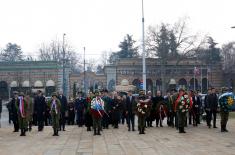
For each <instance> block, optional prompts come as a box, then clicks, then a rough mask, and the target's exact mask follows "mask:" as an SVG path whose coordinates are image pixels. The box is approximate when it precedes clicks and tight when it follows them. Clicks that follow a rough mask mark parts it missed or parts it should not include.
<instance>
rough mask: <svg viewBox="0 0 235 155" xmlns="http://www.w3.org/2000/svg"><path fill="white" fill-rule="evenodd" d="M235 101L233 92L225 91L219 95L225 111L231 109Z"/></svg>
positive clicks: (221, 105)
mask: <svg viewBox="0 0 235 155" xmlns="http://www.w3.org/2000/svg"><path fill="white" fill-rule="evenodd" d="M234 103H235V96H234V94H233V93H232V92H229V93H224V94H222V95H221V96H220V97H219V104H220V107H221V109H223V111H230V110H231V108H232V106H233V105H234Z"/></svg>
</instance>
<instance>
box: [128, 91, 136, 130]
mask: <svg viewBox="0 0 235 155" xmlns="http://www.w3.org/2000/svg"><path fill="white" fill-rule="evenodd" d="M136 105H137V102H136V100H135V97H134V96H132V91H129V92H128V96H127V98H126V106H125V109H126V115H127V125H128V131H131V127H132V131H135V114H136Z"/></svg>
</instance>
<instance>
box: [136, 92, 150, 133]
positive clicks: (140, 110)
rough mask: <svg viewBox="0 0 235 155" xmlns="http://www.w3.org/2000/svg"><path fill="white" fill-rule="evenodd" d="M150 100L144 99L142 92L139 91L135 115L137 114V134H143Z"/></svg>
mask: <svg viewBox="0 0 235 155" xmlns="http://www.w3.org/2000/svg"><path fill="white" fill-rule="evenodd" d="M149 102H150V99H148V98H146V96H145V93H144V91H140V93H139V98H138V103H137V114H138V129H139V134H145V132H144V130H145V119H146V114H147V111H148V108H149V107H148V105H149Z"/></svg>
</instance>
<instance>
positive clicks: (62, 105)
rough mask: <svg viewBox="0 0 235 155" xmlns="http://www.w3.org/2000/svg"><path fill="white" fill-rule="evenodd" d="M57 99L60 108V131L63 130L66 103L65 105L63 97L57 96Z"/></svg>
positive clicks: (65, 101)
mask: <svg viewBox="0 0 235 155" xmlns="http://www.w3.org/2000/svg"><path fill="white" fill-rule="evenodd" d="M58 99H59V100H60V104H61V108H60V121H59V122H60V130H61V128H63V130H65V122H66V118H65V113H66V111H67V107H68V103H67V98H66V96H64V95H59V97H58Z"/></svg>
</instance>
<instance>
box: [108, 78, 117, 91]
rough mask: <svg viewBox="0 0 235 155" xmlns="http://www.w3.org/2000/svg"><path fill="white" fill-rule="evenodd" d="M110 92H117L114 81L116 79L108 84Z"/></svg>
mask: <svg viewBox="0 0 235 155" xmlns="http://www.w3.org/2000/svg"><path fill="white" fill-rule="evenodd" d="M108 90H109V91H114V90H115V81H114V79H112V80H110V81H109V83H108Z"/></svg>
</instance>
